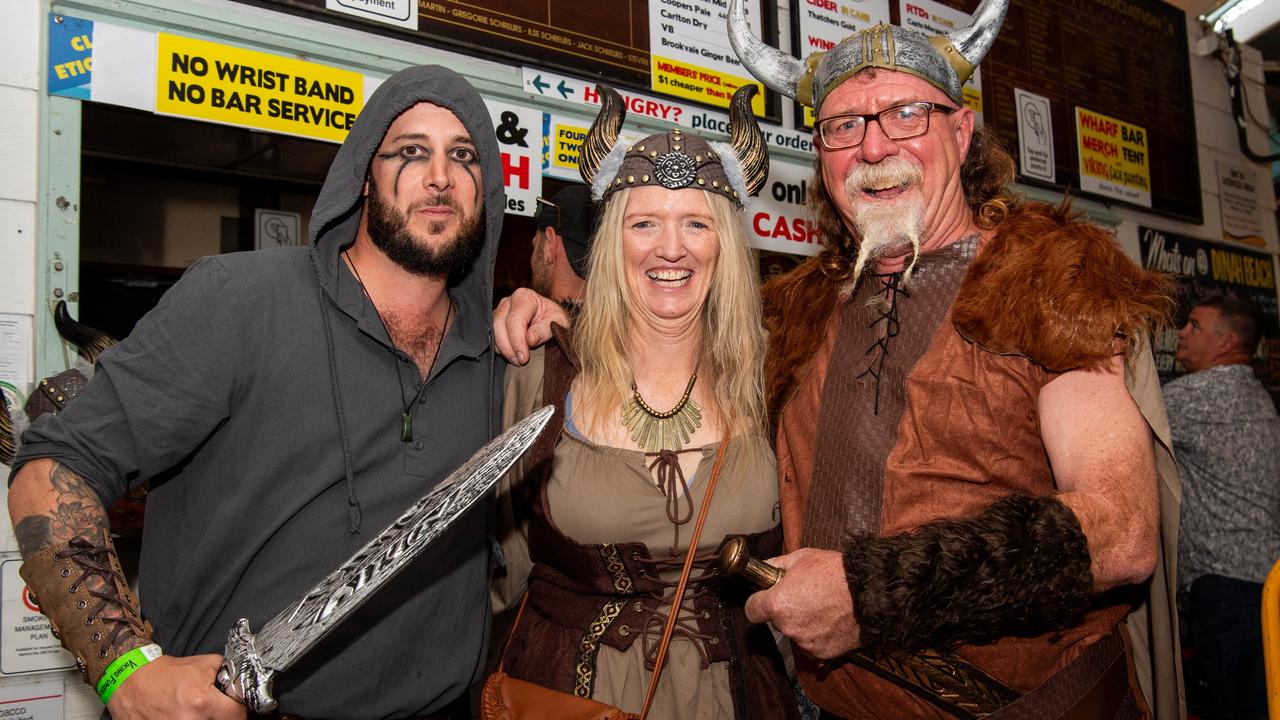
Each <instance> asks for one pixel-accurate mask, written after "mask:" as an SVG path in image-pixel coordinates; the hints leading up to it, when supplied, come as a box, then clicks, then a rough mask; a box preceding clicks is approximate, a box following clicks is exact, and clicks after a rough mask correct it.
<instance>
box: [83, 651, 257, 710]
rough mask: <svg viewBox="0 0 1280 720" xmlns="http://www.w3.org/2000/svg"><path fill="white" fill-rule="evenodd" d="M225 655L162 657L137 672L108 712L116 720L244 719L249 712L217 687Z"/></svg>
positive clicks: (112, 700)
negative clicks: (214, 683) (215, 679)
mask: <svg viewBox="0 0 1280 720" xmlns="http://www.w3.org/2000/svg"><path fill="white" fill-rule="evenodd" d="M221 665H222V656H221V655H193V656H192V657H174V656H172V655H162V656H160V657H158V658H156V659H155V660H153V661H151V662H149V663H147V664H146V665H143V666H142V667H140V668H138V670H137V671H136V672H134V673H133V675H131V676H130V677H129V678H128V679H127V680H125V681H124V683H123V684H121V685H120V688H119V689H118V690H116V692H115V694H114V695H112V696H111V702H109V703H107V709H108V710H110V711H111V717H112V718H113V720H153V719H154V720H162V719H163V720H242V719H243V718H247V717H248V714H249V711H248V709H247V708H246V707H245V706H244V705H241V704H240V703H238V702H236V701H235V700H232V699H231V698H229V697H227V696H226V695H224V694H222V692H221V691H219V690H218V688H216V687H214V685H213V681H214V678H216V677H217V675H218V668H219V667H220V666H221Z"/></svg>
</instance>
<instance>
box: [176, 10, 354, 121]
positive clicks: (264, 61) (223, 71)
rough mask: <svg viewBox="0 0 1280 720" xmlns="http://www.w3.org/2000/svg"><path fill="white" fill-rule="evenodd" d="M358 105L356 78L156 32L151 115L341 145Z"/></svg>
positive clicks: (299, 62) (334, 70) (344, 72)
mask: <svg viewBox="0 0 1280 720" xmlns="http://www.w3.org/2000/svg"><path fill="white" fill-rule="evenodd" d="M363 105H364V77H363V76H362V75H360V74H359V73H355V72H351V71H348V70H340V69H338V68H333V67H328V66H325V65H319V64H316V63H310V62H306V61H303V60H295V59H293V58H287V57H281V56H279V55H270V54H268V53H263V52H256V51H253V50H245V49H242V48H237V47H232V46H230V45H220V44H218V43H212V42H207V41H204V40H195V39H192V38H184V37H179V36H177V35H169V34H166V33H160V34H159V53H158V54H157V67H156V112H158V113H163V114H166V115H179V116H182V117H190V118H196V119H199V120H208V121H212V122H219V123H225V124H228V125H240V126H245V127H252V128H256V129H260V130H269V131H272V132H279V133H286V134H289V135H301V136H304V137H311V138H317V139H320V140H330V141H333V142H342V140H343V139H344V138H346V136H347V131H348V130H350V129H351V124H352V123H353V122H355V119H356V116H357V115H359V114H360V108H361V107H362V106H363Z"/></svg>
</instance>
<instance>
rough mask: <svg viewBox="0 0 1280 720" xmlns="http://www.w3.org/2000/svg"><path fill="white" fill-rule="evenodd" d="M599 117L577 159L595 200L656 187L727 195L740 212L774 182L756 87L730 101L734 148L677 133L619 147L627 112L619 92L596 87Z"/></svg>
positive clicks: (745, 88) (745, 87)
mask: <svg viewBox="0 0 1280 720" xmlns="http://www.w3.org/2000/svg"><path fill="white" fill-rule="evenodd" d="M596 88H597V90H599V92H600V114H599V115H597V116H596V119H595V122H593V123H592V124H591V129H590V130H589V131H588V132H587V139H586V141H585V142H583V143H582V150H581V152H579V154H578V171H579V172H580V173H581V174H582V179H583V180H586V181H587V184H589V185H591V191H592V195H594V196H595V197H596V198H597V199H601V200H604V199H608V197H609V196H610V195H612V194H613V193H615V192H617V191H618V190H622V189H624V188H629V187H638V186H641V185H657V186H659V187H664V188H666V189H668V190H679V189H682V188H686V187H689V188H694V189H696V190H705V191H707V192H709V193H713V194H716V195H722V196H724V197H725V198H727V199H728V200H729V201H730V202H732V203H733V204H734V205H735V206H736V207H738V208H739V209H741V208H742V205H743V203H745V202H746V200H747V196H748V195H754V194H755V193H756V192H757V191H759V190H760V188H761V187H763V186H764V183H765V180H766V179H767V178H768V176H769V151H768V148H767V147H766V146H765V140H764V133H763V132H761V130H760V126H759V124H757V123H756V118H755V115H754V114H753V113H752V112H751V98H752V96H753V95H755V94H756V91H757V88H756V85H755V84H754V83H752V84H748V85H743V86H742V87H740V88H738V90H737V91H736V92H734V93H733V98H732V99H730V101H729V143H728V144H725V143H721V142H708V141H706V140H704V139H702V138H700V137H698V136H697V135H694V134H692V133H685V132H683V131H682V130H680V128H674V129H672V130H668V131H667V132H664V133H658V134H655V135H650V136H649V137H646V138H644V139H643V140H640V141H639V142H636V143H635V144H632V145H627V144H626V143H620V142H618V135H619V134H620V133H621V131H622V121H623V119H624V118H625V117H626V115H627V109H626V106H625V105H624V103H623V101H622V96H620V95H619V94H618V92H617V91H616V90H614V89H613V88H610V87H606V86H604V85H597V86H596Z"/></svg>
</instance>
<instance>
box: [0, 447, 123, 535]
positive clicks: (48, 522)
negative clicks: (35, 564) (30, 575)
mask: <svg viewBox="0 0 1280 720" xmlns="http://www.w3.org/2000/svg"><path fill="white" fill-rule="evenodd" d="M49 484H50V485H51V486H52V487H53V490H54V492H55V493H56V494H57V499H56V500H55V501H54V506H53V508H52V509H51V510H50V513H49V514H48V515H28V516H27V517H25V518H22V519H21V520H19V521H18V522H17V523H15V524H14V526H13V530H14V534H15V535H16V536H17V538H18V549H19V550H20V551H21V552H22V556H23V557H24V558H25V557H30V556H31V555H33V554H35V553H38V552H40V551H41V550H43V549H45V548H47V547H49V546H51V545H57V546H62V545H65V544H66V543H67V541H68V540H70V539H71V538H73V537H76V536H77V535H79V536H81V537H83V538H85V539H86V540H88V541H89V542H92V543H94V544H98V543H100V542H101V538H102V532H103V531H104V530H106V529H107V511H106V509H105V508H103V507H102V501H101V500H99V499H98V494H97V493H95V492H94V491H93V488H91V487H89V485H88V483H86V482H85V481H84V479H83V478H81V477H80V476H79V475H76V474H75V473H74V472H72V471H71V470H68V469H67V468H66V467H63V466H62V465H59V464H58V463H54V465H53V471H52V472H50V473H49Z"/></svg>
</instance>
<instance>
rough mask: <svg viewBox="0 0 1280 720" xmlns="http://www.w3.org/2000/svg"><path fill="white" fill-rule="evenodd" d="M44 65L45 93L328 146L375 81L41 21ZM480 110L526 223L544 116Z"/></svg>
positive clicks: (101, 27) (162, 38)
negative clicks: (46, 41)
mask: <svg viewBox="0 0 1280 720" xmlns="http://www.w3.org/2000/svg"><path fill="white" fill-rule="evenodd" d="M77 48H83V49H82V50H81V49H77ZM48 63H49V77H50V83H49V94H51V95H63V96H67V97H73V98H76V99H80V100H91V101H93V102H100V103H104V104H107V105H118V106H123V107H129V108H134V109H136V110H144V111H146V112H153V113H156V114H158V115H170V116H175V117H183V118H190V119H193V120H201V121H205V122H213V123H219V124H222V125H232V126H236V127H244V128H250V129H253V130H263V131H267V132H274V133H280V134H283V135H294V136H298V137H305V138H310V139H313V140H322V141H325V142H335V143H339V142H342V141H343V139H345V138H346V136H347V131H348V130H349V129H350V127H351V124H352V123H353V122H355V118H356V116H357V115H359V114H360V110H361V109H362V108H363V107H364V103H365V101H366V100H367V99H368V98H369V96H370V95H371V94H373V91H374V90H375V89H376V88H377V87H378V85H380V84H381V83H382V80H383V79H382V78H377V77H371V76H367V75H362V74H360V73H357V72H352V71H350V70H345V69H342V68H336V67H332V66H329V65H323V64H321V63H314V62H308V61H305V60H301V59H298V58H294V57H286V56H283V55H274V54H271V53H265V52H260V51H257V50H250V49H247V48H241V47H236V46H234V45H225V44H222V43H215V42H209V41H206V40H200V39H196V38H188V37H182V36H179V35H171V34H169V33H157V32H153V31H147V30H138V29H134V28H126V27H122V26H118V25H111V24H109V23H101V22H93V21H90V20H82V19H79V18H73V17H70V16H65V15H57V14H50V16H49V58H48ZM81 69H83V70H81ZM54 80H57V82H54ZM485 104H486V105H487V106H488V109H489V115H490V118H491V120H492V122H493V127H494V132H495V134H496V135H497V137H498V143H499V147H500V148H501V150H502V171H503V184H504V185H505V187H506V192H507V212H508V213H511V214H514V215H525V216H532V215H533V211H534V206H535V204H536V202H535V201H536V199H537V197H538V196H539V195H540V194H542V173H541V172H539V171H538V168H539V166H540V164H541V162H542V146H541V143H539V142H538V139H539V138H540V137H541V132H542V125H543V117H542V112H541V111H540V110H537V109H534V108H529V107H521V106H516V105H511V104H507V103H501V102H496V101H485ZM530 140H532V141H533V142H530Z"/></svg>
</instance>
